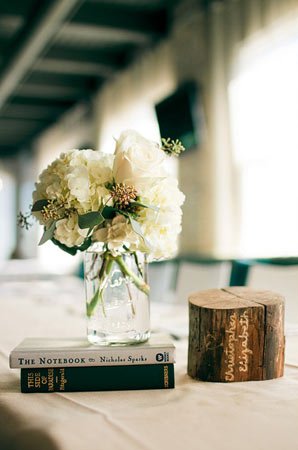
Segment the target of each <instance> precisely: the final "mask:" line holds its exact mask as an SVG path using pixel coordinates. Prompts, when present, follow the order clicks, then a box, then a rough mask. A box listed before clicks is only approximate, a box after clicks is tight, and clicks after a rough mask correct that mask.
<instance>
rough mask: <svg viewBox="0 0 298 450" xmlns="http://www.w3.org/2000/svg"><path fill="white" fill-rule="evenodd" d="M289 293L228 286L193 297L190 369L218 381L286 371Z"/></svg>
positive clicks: (257, 377) (272, 375) (197, 376)
mask: <svg viewBox="0 0 298 450" xmlns="http://www.w3.org/2000/svg"><path fill="white" fill-rule="evenodd" d="M284 352H285V337H284V298H283V297H282V296H281V295H279V294H277V293H275V292H271V291H258V290H252V289H249V288H246V287H228V288H224V289H210V290H207V291H201V292H197V293H195V294H192V295H191V296H190V297H189V343H188V369H187V371H188V374H189V375H190V376H191V377H192V378H195V379H198V380H202V381H215V382H235V381H253V380H255V381H258V380H270V379H273V378H279V377H281V376H283V371H284Z"/></svg>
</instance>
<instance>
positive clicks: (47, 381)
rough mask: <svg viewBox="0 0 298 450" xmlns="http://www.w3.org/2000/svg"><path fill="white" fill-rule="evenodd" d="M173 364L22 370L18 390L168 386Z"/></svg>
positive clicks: (29, 391) (110, 389)
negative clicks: (19, 388)
mask: <svg viewBox="0 0 298 450" xmlns="http://www.w3.org/2000/svg"><path fill="white" fill-rule="evenodd" d="M174 386H175V380H174V365H173V364H150V365H136V366H114V367H112V366H103V367H98V366H94V367H59V368H58V367H51V368H42V369H38V368H33V369H21V392H24V393H31V392H39V393H43V392H76V391H115V390H136V389H171V388H174Z"/></svg>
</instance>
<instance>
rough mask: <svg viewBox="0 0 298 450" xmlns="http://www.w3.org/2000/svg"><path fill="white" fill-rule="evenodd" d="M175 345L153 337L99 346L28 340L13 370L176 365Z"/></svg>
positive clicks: (81, 340) (15, 352)
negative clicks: (128, 344)
mask: <svg viewBox="0 0 298 450" xmlns="http://www.w3.org/2000/svg"><path fill="white" fill-rule="evenodd" d="M174 362H175V346H174V344H173V343H172V341H171V339H170V338H169V337H168V336H165V335H160V334H155V335H154V334H153V335H152V336H151V337H150V339H149V340H148V341H147V342H145V343H141V344H135V345H130V346H121V345H113V346H107V347H96V346H94V345H92V344H89V343H88V341H86V340H85V339H84V338H72V339H69V338H61V339H51V338H27V339H25V340H24V341H23V342H21V344H20V345H18V346H17V347H16V348H15V349H14V350H12V352H11V354H10V358H9V363H10V367H11V368H12V369H18V368H21V369H26V368H28V369H29V368H43V367H44V368H47V367H49V368H54V367H83V366H125V365H130V366H135V365H148V364H157V365H158V364H165V363H170V364H173V363H174Z"/></svg>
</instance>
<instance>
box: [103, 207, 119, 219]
mask: <svg viewBox="0 0 298 450" xmlns="http://www.w3.org/2000/svg"><path fill="white" fill-rule="evenodd" d="M117 212H118V210H117V208H113V206H105V207H104V208H103V210H102V212H101V213H102V215H103V217H104V218H105V219H114V217H115V216H116V214H117Z"/></svg>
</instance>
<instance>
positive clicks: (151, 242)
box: [21, 130, 184, 342]
mask: <svg viewBox="0 0 298 450" xmlns="http://www.w3.org/2000/svg"><path fill="white" fill-rule="evenodd" d="M183 150H184V148H183V146H182V144H181V143H180V142H179V141H172V140H170V139H167V140H165V139H163V140H162V143H161V145H159V144H157V143H154V142H151V141H149V140H147V139H145V138H144V137H142V136H140V135H139V134H138V133H136V132H135V131H131V130H128V131H125V132H123V133H122V134H121V135H120V137H119V139H118V140H117V141H116V148H115V153H114V155H109V154H106V153H102V152H95V151H93V150H71V151H69V152H67V153H63V154H61V155H60V157H59V158H57V159H56V160H55V161H54V162H52V163H51V164H50V165H49V166H48V167H47V168H46V169H45V170H44V171H43V172H42V173H41V174H40V176H39V180H38V182H37V183H36V189H35V191H34V192H33V206H32V208H31V213H30V214H31V215H33V216H34V217H35V218H36V219H37V220H38V221H39V223H40V224H41V225H43V227H44V233H43V235H42V237H41V240H40V242H39V244H40V245H41V244H44V243H45V242H46V241H48V240H51V241H52V242H53V243H54V244H55V245H57V246H58V247H60V248H61V249H62V250H64V251H66V252H68V253H70V254H72V255H74V254H76V253H77V252H78V251H85V253H86V256H87V259H88V261H87V262H86V265H85V276H86V280H87V282H88V281H89V285H88V283H87V316H88V317H89V319H90V320H91V323H92V325H91V329H92V331H91V334H92V335H93V336H95V338H94V339H91V340H92V341H93V342H97V341H98V340H99V341H100V340H103V342H106V340H107V334H113V335H114V337H113V338H112V341H115V342H118V341H117V339H116V338H115V333H116V331H115V329H114V328H115V326H114V328H113V325H112V324H111V323H110V325H109V326H108V327H110V328H112V332H111V330H110V331H109V332H108V331H107V329H106V332H103V334H104V338H103V339H101V338H102V336H101V338H100V337H99V334H100V333H99V332H98V329H95V328H96V327H95V325H94V320H95V319H94V313H95V312H96V311H97V312H98V311H100V314H101V320H102V321H104V320H107V316H108V306H109V298H108V297H111V294H108V292H110V291H111V290H112V291H114V292H115V288H116V287H118V288H119V283H120V284H122V285H123V286H124V289H125V290H126V291H127V293H128V303H129V304H130V306H129V311H130V315H131V316H132V321H133V320H135V319H134V317H135V316H136V310H137V309H138V301H137V300H135V298H134V297H136V296H137V295H138V294H140V295H143V296H145V297H148V294H149V285H148V282H147V278H146V274H145V271H144V268H142V262H144V261H145V262H146V261H150V260H154V259H161V258H169V257H171V256H173V255H174V254H175V253H176V250H177V236H178V234H179V232H180V230H181V216H182V212H181V205H182V204H183V201H184V195H183V194H182V192H181V191H180V190H179V188H178V183H177V180H176V179H175V178H173V177H171V176H169V174H168V171H167V170H168V169H167V158H169V157H170V156H171V155H179V153H180V152H181V151H183ZM27 219H28V216H24V215H21V222H22V223H23V225H25V226H27V224H28V220H27ZM90 255H92V257H91V256H90ZM144 255H146V257H144ZM115 273H118V280H117V277H116V275H115ZM119 277H120V278H121V279H120V281H119ZM112 287H114V289H111V288H112ZM132 288H133V289H134V292H132ZM117 295H118V299H116V300H117V301H118V303H121V301H120V297H121V295H122V296H123V293H122V294H121V293H120V292H119V291H118V293H117ZM88 297H89V298H88ZM116 303H117V302H116ZM114 307H115V304H114ZM110 309H113V308H110ZM114 309H115V308H114ZM125 314H126V316H127V314H128V313H127V309H126V310H125ZM121 320H122V319H121ZM121 320H120V319H119V317H118V318H117V320H116V322H117V323H118V324H119V322H121ZM110 322H111V320H110ZM122 322H123V320H122ZM121 326H122V325H121ZM121 326H120V328H121ZM132 327H133V328H135V323H134V325H132ZM118 328H119V327H118ZM122 328H123V327H122ZM124 328H125V326H124ZM145 328H148V327H147V326H145ZM126 331H127V329H126V328H125V329H124V331H123V330H122V332H121V333H122V335H123V332H124V334H125V333H126ZM121 333H120V334H121ZM89 334H90V333H89ZM126 334H127V333H126ZM130 336H131V333H130ZM148 336H149V331H148V330H147V331H146V332H145V333H141V334H140V333H139V334H138V337H137V338H136V340H144V339H146V338H147V337H148ZM123 339H124V338H123V337H122V338H120V341H121V340H123ZM124 340H125V339H124ZM128 340H129V339H128ZM131 340H134V339H133V338H131Z"/></svg>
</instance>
